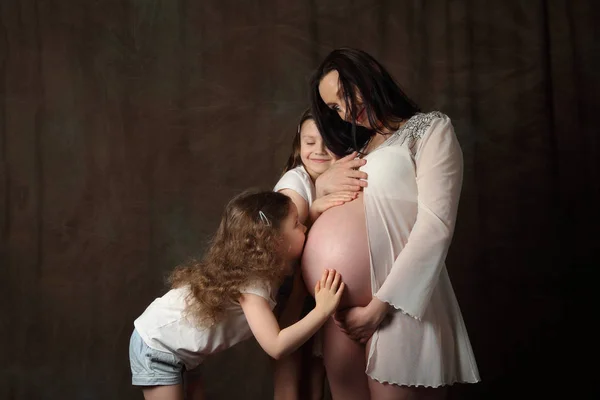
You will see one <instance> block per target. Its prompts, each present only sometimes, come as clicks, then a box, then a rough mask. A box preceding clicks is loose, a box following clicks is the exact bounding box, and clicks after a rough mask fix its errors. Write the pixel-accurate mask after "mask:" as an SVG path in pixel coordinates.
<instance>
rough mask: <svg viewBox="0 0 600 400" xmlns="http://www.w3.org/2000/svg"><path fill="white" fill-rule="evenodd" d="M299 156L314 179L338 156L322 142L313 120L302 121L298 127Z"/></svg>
mask: <svg viewBox="0 0 600 400" xmlns="http://www.w3.org/2000/svg"><path fill="white" fill-rule="evenodd" d="M300 158H301V159H302V164H303V165H304V168H306V171H307V172H308V173H309V175H310V176H311V177H312V178H313V179H316V178H317V177H318V176H319V175H321V174H322V173H323V172H325V171H327V169H328V168H329V167H330V166H331V164H333V163H334V162H335V161H336V160H337V159H338V157H337V156H336V155H335V154H333V153H332V152H331V151H329V149H328V148H327V147H325V143H324V142H323V138H322V137H321V134H320V133H319V130H318V129H317V125H316V124H315V121H313V120H312V119H309V120H307V121H304V123H303V124H302V126H301V127H300Z"/></svg>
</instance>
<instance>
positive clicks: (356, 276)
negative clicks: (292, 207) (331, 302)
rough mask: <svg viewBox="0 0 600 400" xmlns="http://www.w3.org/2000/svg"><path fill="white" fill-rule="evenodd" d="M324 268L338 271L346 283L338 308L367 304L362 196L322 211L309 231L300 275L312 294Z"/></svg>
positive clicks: (368, 287) (367, 266) (368, 285)
mask: <svg viewBox="0 0 600 400" xmlns="http://www.w3.org/2000/svg"><path fill="white" fill-rule="evenodd" d="M326 268H328V269H335V270H336V271H338V272H339V273H340V274H341V275H342V280H343V281H344V283H345V285H346V288H345V291H344V296H343V297H342V301H341V302H340V306H339V308H338V310H343V309H344V308H347V307H355V306H366V305H367V304H369V302H370V301H371V298H372V294H371V272H370V268H371V267H370V263H369V245H368V238H367V227H366V223H365V212H364V208H363V198H362V195H360V196H359V197H358V198H356V199H355V200H353V201H351V202H349V203H346V204H344V205H341V206H337V207H333V208H331V209H329V210H327V211H325V212H324V213H323V214H322V215H321V216H320V217H319V219H317V221H316V222H315V223H314V224H313V226H312V228H311V230H310V232H309V234H308V238H307V239H306V245H305V247H304V253H303V256H302V275H303V277H304V282H305V284H306V286H307V289H308V290H309V292H310V293H311V295H313V296H314V287H315V284H316V283H317V280H318V279H319V278H320V277H321V274H322V273H323V270H324V269H326Z"/></svg>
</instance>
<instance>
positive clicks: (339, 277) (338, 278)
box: [331, 272, 342, 292]
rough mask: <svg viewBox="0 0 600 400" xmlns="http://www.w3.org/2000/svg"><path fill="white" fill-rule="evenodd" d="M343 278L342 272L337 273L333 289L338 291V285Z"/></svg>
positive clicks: (332, 285)
mask: <svg viewBox="0 0 600 400" xmlns="http://www.w3.org/2000/svg"><path fill="white" fill-rule="evenodd" d="M341 280H342V274H340V273H339V272H336V273H335V278H333V283H332V284H331V289H332V290H333V291H334V292H336V291H337V290H338V287H339V286H340V281H341Z"/></svg>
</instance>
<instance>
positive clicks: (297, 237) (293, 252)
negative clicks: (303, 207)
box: [281, 201, 306, 261]
mask: <svg viewBox="0 0 600 400" xmlns="http://www.w3.org/2000/svg"><path fill="white" fill-rule="evenodd" d="M281 234H282V236H283V250H284V252H285V254H286V255H287V257H288V259H289V260H290V261H292V260H297V259H299V258H300V256H301V255H302V250H303V249H304V241H305V240H306V235H305V234H306V226H304V225H303V224H302V223H301V222H300V221H299V220H298V209H297V208H296V205H295V204H294V203H293V202H291V201H290V211H289V213H288V216H287V217H286V218H285V220H284V221H283V223H282V224H281Z"/></svg>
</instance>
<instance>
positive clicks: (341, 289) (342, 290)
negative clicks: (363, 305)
mask: <svg viewBox="0 0 600 400" xmlns="http://www.w3.org/2000/svg"><path fill="white" fill-rule="evenodd" d="M345 287H346V284H345V283H344V282H342V283H340V287H339V289H338V291H337V292H335V296H336V297H337V298H339V299H341V298H342V295H343V294H344V288H345Z"/></svg>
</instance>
